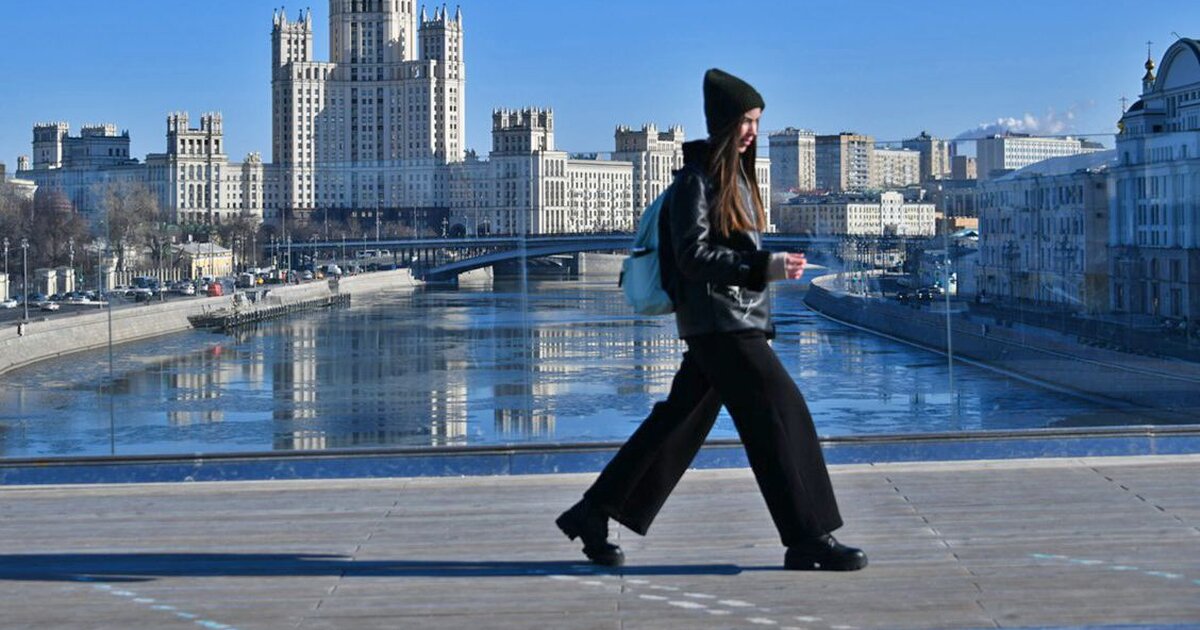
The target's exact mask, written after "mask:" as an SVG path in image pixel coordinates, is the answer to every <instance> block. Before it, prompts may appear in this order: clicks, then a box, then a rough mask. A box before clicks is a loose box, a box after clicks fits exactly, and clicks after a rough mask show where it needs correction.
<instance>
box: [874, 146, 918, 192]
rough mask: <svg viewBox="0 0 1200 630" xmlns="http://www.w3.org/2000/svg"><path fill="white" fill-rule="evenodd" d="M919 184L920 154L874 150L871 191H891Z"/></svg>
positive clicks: (897, 150)
mask: <svg viewBox="0 0 1200 630" xmlns="http://www.w3.org/2000/svg"><path fill="white" fill-rule="evenodd" d="M920 182H921V154H920V153H918V152H916V151H913V150H912V149H881V148H879V147H876V148H875V155H874V159H873V161H872V163H871V183H870V186H869V187H870V188H871V189H884V190H891V189H897V188H904V187H906V186H911V185H914V184H918V183H920Z"/></svg>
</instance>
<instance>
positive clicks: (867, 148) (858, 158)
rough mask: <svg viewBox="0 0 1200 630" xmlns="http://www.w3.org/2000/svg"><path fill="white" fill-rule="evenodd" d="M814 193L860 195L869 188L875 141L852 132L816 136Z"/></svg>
mask: <svg viewBox="0 0 1200 630" xmlns="http://www.w3.org/2000/svg"><path fill="white" fill-rule="evenodd" d="M815 151H816V153H815V158H814V161H815V166H814V168H815V173H816V175H815V177H816V188H817V190H823V191H828V192H863V191H866V190H868V189H870V188H871V183H872V181H871V180H872V174H873V163H874V161H875V139H874V138H872V137H871V136H864V135H861V134H856V133H853V132H842V133H840V134H838V135H831V136H816V148H815Z"/></svg>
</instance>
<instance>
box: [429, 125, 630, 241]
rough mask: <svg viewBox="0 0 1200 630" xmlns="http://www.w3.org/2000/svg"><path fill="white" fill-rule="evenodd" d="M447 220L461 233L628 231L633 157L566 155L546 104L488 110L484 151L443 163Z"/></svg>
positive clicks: (452, 227) (454, 229) (456, 231)
mask: <svg viewBox="0 0 1200 630" xmlns="http://www.w3.org/2000/svg"><path fill="white" fill-rule="evenodd" d="M449 171H450V172H449V176H448V181H449V182H450V185H449V189H450V193H449V197H450V206H451V207H450V210H449V222H450V224H451V229H452V230H453V231H454V232H455V233H464V234H518V233H526V234H564V233H589V232H590V233H597V232H620V231H631V230H632V229H633V227H634V218H633V212H634V164H633V163H632V162H627V161H617V160H604V159H600V158H599V157H598V156H594V155H588V156H572V155H570V154H568V153H567V152H565V151H559V150H557V148H556V147H555V144H554V112H553V111H551V110H548V109H534V108H528V109H521V110H496V111H494V112H493V113H492V151H491V153H490V154H489V155H488V159H487V160H481V159H479V158H478V157H477V156H475V155H474V154H473V153H471V154H468V155H467V159H465V160H464V161H462V162H460V163H458V164H454V165H451V167H450V169H449Z"/></svg>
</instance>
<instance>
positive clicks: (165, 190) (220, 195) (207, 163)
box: [20, 113, 266, 224]
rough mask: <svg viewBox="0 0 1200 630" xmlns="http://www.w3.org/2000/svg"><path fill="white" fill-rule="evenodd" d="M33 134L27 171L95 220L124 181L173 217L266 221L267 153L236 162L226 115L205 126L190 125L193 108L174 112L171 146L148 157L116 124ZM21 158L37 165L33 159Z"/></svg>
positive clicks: (204, 121) (49, 127) (60, 126)
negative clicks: (228, 148) (138, 155)
mask: <svg viewBox="0 0 1200 630" xmlns="http://www.w3.org/2000/svg"><path fill="white" fill-rule="evenodd" d="M33 138H34V140H33V154H34V161H33V163H32V167H31V168H29V169H27V170H23V171H21V172H20V175H21V177H22V178H24V179H27V180H30V181H32V182H33V183H34V184H35V185H36V186H37V187H39V188H42V187H44V188H47V189H50V190H57V191H59V192H62V193H63V194H64V195H66V196H67V198H68V199H70V200H71V203H72V205H73V206H74V207H75V210H76V211H77V212H79V213H81V214H83V215H84V216H86V217H88V218H89V219H90V220H99V219H100V218H101V217H102V215H103V212H104V207H103V204H104V196H105V193H106V188H107V187H108V186H110V185H121V184H136V185H141V186H145V187H146V188H147V189H148V190H149V191H150V192H151V193H152V194H153V195H154V196H155V198H156V199H157V201H158V206H159V209H160V210H161V211H163V213H164V215H165V218H166V219H167V220H168V221H170V222H172V223H176V224H187V223H205V224H220V223H222V222H225V221H229V220H231V219H234V218H238V217H244V218H249V219H251V220H254V221H261V220H262V217H263V209H264V204H265V202H266V200H265V198H264V192H265V180H266V173H265V167H264V165H263V162H262V158H261V157H260V156H259V154H257V153H251V154H249V155H247V156H246V159H245V161H244V162H241V163H238V162H230V161H229V157H228V156H227V155H226V154H225V151H224V131H223V129H222V121H221V115H220V114H205V115H203V116H202V117H201V119H200V127H199V128H198V129H192V128H190V127H189V125H188V115H187V114H186V113H176V114H171V115H170V116H168V117H167V133H166V139H167V150H166V152H165V153H151V154H149V155H147V156H146V161H145V162H138V160H136V159H134V158H130V157H129V133H128V132H124V133H122V134H120V135H118V134H117V133H116V126H115V125H111V124H107V125H92V126H88V127H84V128H83V130H82V131H81V133H80V136H79V137H77V138H76V137H72V136H70V126H69V125H68V124H67V123H51V124H42V125H37V126H35V127H34V128H33ZM21 164H22V165H24V166H30V163H29V161H28V160H23V161H22V162H21Z"/></svg>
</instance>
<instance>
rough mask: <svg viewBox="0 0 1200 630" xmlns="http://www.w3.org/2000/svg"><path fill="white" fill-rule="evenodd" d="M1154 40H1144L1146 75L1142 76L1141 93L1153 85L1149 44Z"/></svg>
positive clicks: (1152, 67)
mask: <svg viewBox="0 0 1200 630" xmlns="http://www.w3.org/2000/svg"><path fill="white" fill-rule="evenodd" d="M1153 44H1154V42H1151V41H1147V42H1146V75H1145V76H1143V77H1142V93H1143V94H1145V93H1146V92H1149V91H1150V89H1151V88H1153V87H1154V57H1153V53H1152V52H1151V50H1150V46H1151V45H1153Z"/></svg>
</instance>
